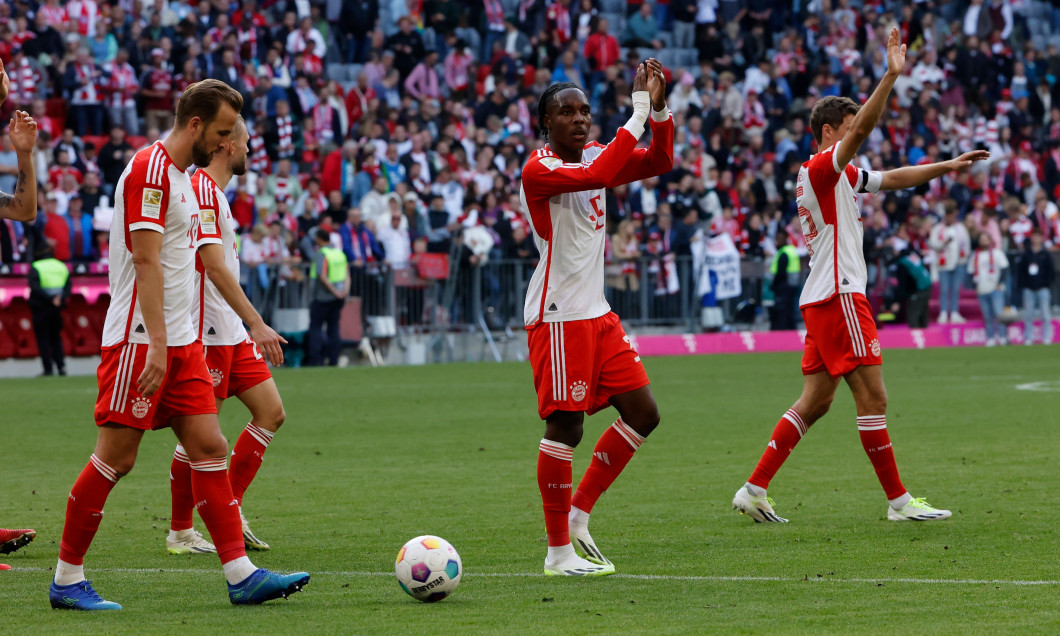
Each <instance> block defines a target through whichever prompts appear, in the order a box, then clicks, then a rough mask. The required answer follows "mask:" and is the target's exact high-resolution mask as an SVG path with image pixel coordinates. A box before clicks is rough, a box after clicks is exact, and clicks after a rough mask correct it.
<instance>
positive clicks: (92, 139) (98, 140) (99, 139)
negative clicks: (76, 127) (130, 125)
mask: <svg viewBox="0 0 1060 636" xmlns="http://www.w3.org/2000/svg"><path fill="white" fill-rule="evenodd" d="M109 140H110V137H108V136H107V135H84V136H83V137H81V141H83V142H85V144H92V145H93V146H95V147H96V150H97V151H98V150H99V149H100V148H102V147H103V146H104V145H106V143H107V142H108V141H109Z"/></svg>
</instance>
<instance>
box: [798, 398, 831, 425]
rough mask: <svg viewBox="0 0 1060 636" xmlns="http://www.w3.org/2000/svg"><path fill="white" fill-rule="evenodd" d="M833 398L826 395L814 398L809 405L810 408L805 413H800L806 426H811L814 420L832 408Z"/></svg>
mask: <svg viewBox="0 0 1060 636" xmlns="http://www.w3.org/2000/svg"><path fill="white" fill-rule="evenodd" d="M833 399H834V398H833V397H832V396H828V397H825V398H821V399H818V400H815V401H814V402H813V403H812V404H811V405H810V408H808V409H807V413H804V414H802V416H803V420H804V421H805V422H806V426H812V425H813V423H814V422H816V421H817V420H819V419H821V418H822V417H824V416H825V414H826V413H828V410H829V409H831V408H832V400H833Z"/></svg>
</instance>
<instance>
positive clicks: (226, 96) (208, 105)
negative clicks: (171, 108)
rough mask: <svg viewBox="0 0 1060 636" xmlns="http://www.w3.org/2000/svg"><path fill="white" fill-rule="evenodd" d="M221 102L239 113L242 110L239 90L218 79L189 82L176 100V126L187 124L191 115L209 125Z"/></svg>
mask: <svg viewBox="0 0 1060 636" xmlns="http://www.w3.org/2000/svg"><path fill="white" fill-rule="evenodd" d="M221 104H228V105H229V106H231V107H232V110H234V111H236V113H239V111H241V110H243V96H242V95H240V94H239V91H237V90H236V89H234V88H232V87H231V86H229V85H228V84H225V83H224V82H222V81H220V80H215V79H204V80H202V81H200V82H195V83H194V84H191V85H190V86H188V87H187V88H186V89H184V93H183V94H181V96H180V98H179V99H178V100H177V116H176V124H175V125H176V127H177V128H183V127H184V126H187V125H188V122H190V121H191V119H192V117H198V118H199V119H201V120H202V122H203V124H205V125H209V124H210V123H211V122H213V120H214V118H215V117H217V113H218V112H220V111H221Z"/></svg>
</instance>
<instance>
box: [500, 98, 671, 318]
mask: <svg viewBox="0 0 1060 636" xmlns="http://www.w3.org/2000/svg"><path fill="white" fill-rule="evenodd" d="M651 130H652V143H651V146H650V147H649V148H638V149H635V148H634V146H636V143H637V138H636V137H635V136H634V135H633V133H631V132H630V131H629V130H628V129H626V128H625V127H623V128H619V129H618V133H617V134H616V135H615V139H614V141H612V142H611V143H610V144H608V145H606V146H604V145H601V144H599V143H597V142H595V141H594V142H590V143H588V144H586V145H585V148H584V149H583V150H582V161H581V163H565V162H564V161H563V160H562V159H560V158H559V157H557V156H556V155H555V154H554V153H553V152H552V149H551V148H549V147H548V146H545V147H544V148H541V149H540V150H537V151H535V152H534V153H533V154H532V155H531V157H530V159H529V160H528V161H527V162H526V166H524V167H523V172H522V185H521V186H520V191H519V196H520V199H521V200H522V205H523V213H524V215H525V216H526V218H527V220H528V221H529V222H530V226H531V228H532V229H533V231H534V242H535V244H536V245H537V249H538V251H539V252H540V253H541V260H540V261H538V264H537V269H535V270H534V275H533V276H532V277H531V278H530V286H529V288H528V289H527V291H526V302H525V303H524V305H523V320H524V322H525V324H526V326H528V327H529V326H532V325H536V324H538V323H541V322H565V321H569V320H586V319H590V318H598V317H600V316H603V315H604V314H606V313H607V312H609V311H611V306H610V305H608V303H607V300H606V299H605V298H604V241H606V240H607V230H606V226H607V212H606V206H605V201H606V199H605V194H606V192H605V188H612V187H615V186H617V185H621V184H623V183H629V182H630V181H636V180H638V179H647V178H649V177H653V176H657V175H660V174H663V173H665V172H667V171H669V170H670V169H671V168H672V167H673V152H674V123H673V117H672V116H669V115H668V114H667V118H666V119H664V120H663V121H656V120H655V119H654V118H652V119H651Z"/></svg>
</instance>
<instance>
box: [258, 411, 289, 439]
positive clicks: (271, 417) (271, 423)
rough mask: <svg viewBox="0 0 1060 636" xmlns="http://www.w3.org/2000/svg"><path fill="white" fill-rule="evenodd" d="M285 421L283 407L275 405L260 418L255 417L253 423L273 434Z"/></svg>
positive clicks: (285, 416) (285, 415)
mask: <svg viewBox="0 0 1060 636" xmlns="http://www.w3.org/2000/svg"><path fill="white" fill-rule="evenodd" d="M286 419H287V412H286V411H284V410H283V405H282V404H277V405H276V406H275V407H271V408H269V409H268V410H267V411H265V413H263V414H262V416H261V417H255V418H254V423H255V424H256V425H258V426H261V427H262V428H264V429H267V430H269V431H272V432H273V433H275V432H276V431H278V430H279V429H280V427H281V426H283V423H284V421H285V420H286Z"/></svg>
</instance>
